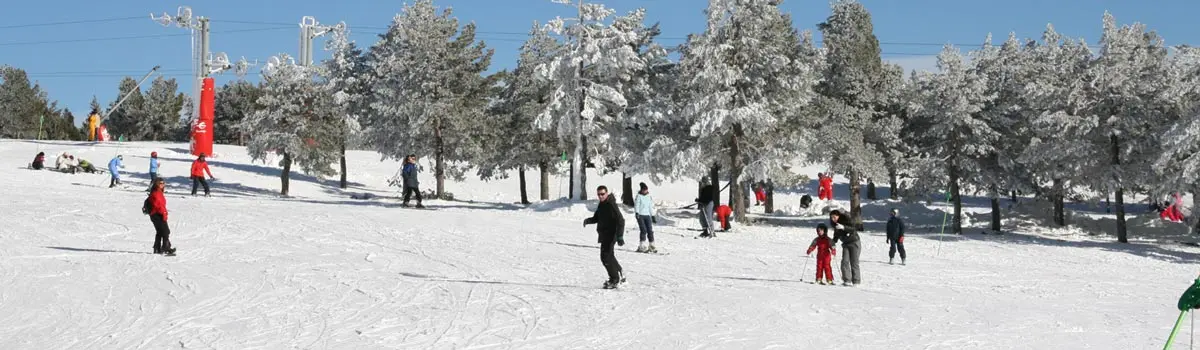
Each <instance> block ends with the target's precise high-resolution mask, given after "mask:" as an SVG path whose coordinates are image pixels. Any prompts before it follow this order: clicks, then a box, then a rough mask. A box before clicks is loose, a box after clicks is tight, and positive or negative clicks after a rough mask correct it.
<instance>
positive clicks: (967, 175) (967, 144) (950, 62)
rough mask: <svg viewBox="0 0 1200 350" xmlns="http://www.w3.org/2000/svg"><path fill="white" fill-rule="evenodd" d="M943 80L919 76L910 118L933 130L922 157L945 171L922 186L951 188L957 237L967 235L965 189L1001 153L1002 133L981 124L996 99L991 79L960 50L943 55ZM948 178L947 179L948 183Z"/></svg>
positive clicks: (926, 175)
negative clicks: (988, 160)
mask: <svg viewBox="0 0 1200 350" xmlns="http://www.w3.org/2000/svg"><path fill="white" fill-rule="evenodd" d="M937 67H938V69H939V70H940V73H938V74H930V73H925V74H922V75H920V76H918V78H917V81H916V86H915V92H914V96H913V101H912V104H911V105H910V106H909V113H911V114H912V117H913V118H914V119H921V120H923V121H924V123H923V124H925V125H928V126H929V129H927V130H926V132H925V135H926V137H927V138H929V139H930V141H929V142H926V143H925V144H929V145H931V147H929V148H927V149H924V150H923V152H922V153H924V154H927V155H928V156H929V157H932V158H933V160H932V161H930V162H928V163H929V164H931V165H935V166H938V167H940V168H941V169H930V170H931V171H926V172H923V174H922V177H920V178H918V181H933V182H937V183H938V184H937V186H938V187H941V186H942V185H943V184H945V185H947V186H948V187H949V188H950V195H951V198H952V199H953V201H954V219H953V223H952V226H951V227H952V228H953V232H954V233H957V234H962V193H961V192H962V185H963V183H964V181H963V180H964V179H967V180H971V179H972V177H974V176H977V175H978V174H979V173H980V171H981V170H982V169H983V168H984V165H983V164H981V162H980V160H981V159H984V158H985V157H987V156H989V155H991V154H993V153H994V152H995V151H996V148H995V144H996V143H998V142H999V141H1000V140H1001V135H1000V133H999V132H998V131H997V130H995V129H993V128H992V126H991V125H990V124H989V123H988V121H987V120H985V119H983V118H981V117H982V114H981V113H980V112H982V111H983V108H984V106H985V105H986V104H987V103H989V102H990V101H991V100H992V99H993V98H994V96H992V95H989V94H988V91H987V77H985V76H983V75H981V74H979V72H978V71H976V70H974V69H972V68H971V67H969V66H968V65H967V63H965V62H963V58H962V55H961V54H960V53H959V51H958V49H956V48H954V47H953V46H949V45H947V46H946V48H945V49H943V50H942V53H941V54H938V63H937ZM937 170H941V171H937ZM942 176H945V177H946V178H943V177H942Z"/></svg>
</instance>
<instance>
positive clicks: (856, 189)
mask: <svg viewBox="0 0 1200 350" xmlns="http://www.w3.org/2000/svg"><path fill="white" fill-rule="evenodd" d="M830 176H833V174H830ZM861 187H862V178H860V177H859V174H858V170H851V171H850V219H851V220H852V221H853V223H854V227H855V229H856V230H859V231H862V229H863V219H862V200H861V199H860V196H861V195H862V188H861Z"/></svg>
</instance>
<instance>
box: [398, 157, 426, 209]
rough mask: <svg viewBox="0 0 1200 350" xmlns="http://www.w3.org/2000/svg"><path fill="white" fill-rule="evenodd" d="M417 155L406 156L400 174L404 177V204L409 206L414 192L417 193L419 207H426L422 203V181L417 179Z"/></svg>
mask: <svg viewBox="0 0 1200 350" xmlns="http://www.w3.org/2000/svg"><path fill="white" fill-rule="evenodd" d="M417 172H418V170H417V156H416V155H415V154H410V155H408V158H404V169H403V170H401V172H400V176H401V177H403V178H404V206H405V207H407V206H408V200H409V199H410V198H412V195H413V193H416V194H417V208H424V207H425V206H424V205H421V188H420V187H421V182H420V181H418V180H417Z"/></svg>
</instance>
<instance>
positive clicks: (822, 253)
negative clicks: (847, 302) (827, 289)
mask: <svg viewBox="0 0 1200 350" xmlns="http://www.w3.org/2000/svg"><path fill="white" fill-rule="evenodd" d="M828 231H829V226H825V224H819V225H817V238H813V240H812V244H809V245H808V253H806V254H808V255H812V252H813V250H816V251H817V283H820V284H831V285H832V284H833V265H831V262H832V261H833V256H834V255H837V248H834V247H833V241H832V240H830V239H829V233H828ZM822 275H824V276H825V278H824V279H822V278H821V276H822Z"/></svg>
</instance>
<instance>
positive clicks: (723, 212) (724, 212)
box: [716, 204, 733, 232]
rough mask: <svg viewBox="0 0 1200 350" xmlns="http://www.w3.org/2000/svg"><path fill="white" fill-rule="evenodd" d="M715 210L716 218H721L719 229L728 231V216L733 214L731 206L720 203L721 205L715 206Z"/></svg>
mask: <svg viewBox="0 0 1200 350" xmlns="http://www.w3.org/2000/svg"><path fill="white" fill-rule="evenodd" d="M716 212H717V218H718V219H720V220H721V229H722V230H723V231H725V232H729V228H730V227H729V216H730V215H732V214H733V208H730V207H729V206H728V205H724V204H722V205H721V206H719V207H717V210H716Z"/></svg>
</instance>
